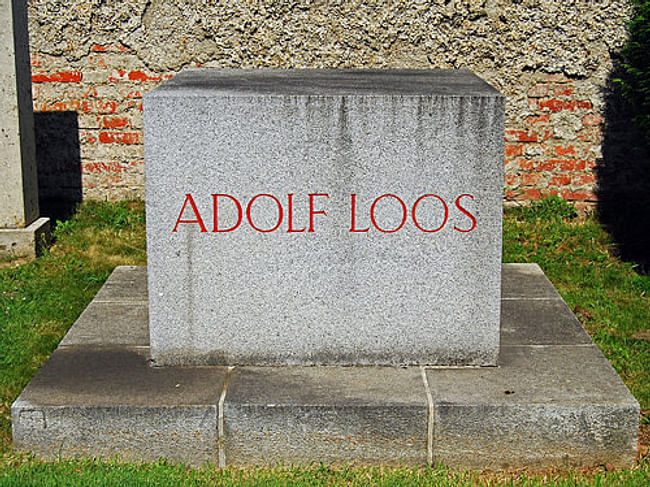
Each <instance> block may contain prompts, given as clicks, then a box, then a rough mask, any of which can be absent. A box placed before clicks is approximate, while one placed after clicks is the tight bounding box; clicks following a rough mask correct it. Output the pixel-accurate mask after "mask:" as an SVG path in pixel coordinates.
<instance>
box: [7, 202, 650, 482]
mask: <svg viewBox="0 0 650 487" xmlns="http://www.w3.org/2000/svg"><path fill="white" fill-rule="evenodd" d="M503 223H504V256H503V261H504V262H536V263H538V264H539V265H540V266H541V267H542V269H543V270H544V271H545V273H546V275H547V276H548V277H549V278H550V279H551V281H552V282H553V284H554V285H555V286H556V288H557V289H558V290H559V292H560V294H561V295H562V297H563V298H564V299H565V300H566V302H567V303H568V305H569V306H570V307H571V308H572V309H573V310H574V312H575V313H576V315H577V316H578V318H579V319H580V320H581V321H582V323H583V325H584V326H585V328H586V329H587V330H588V332H589V333H590V335H591V336H592V337H593V338H594V341H595V342H596V344H597V345H598V346H599V347H600V349H601V350H602V351H603V353H604V354H605V356H606V357H607V358H608V359H609V361H610V362H611V363H612V365H613V366H614V368H615V369H616V370H617V372H618V373H619V374H620V375H621V377H622V378H623V380H624V381H625V383H626V384H627V386H628V387H629V389H630V390H631V391H632V393H633V394H634V396H635V397H636V398H637V400H638V401H639V403H640V404H641V411H642V418H641V431H640V442H641V449H640V451H641V458H640V460H639V463H638V465H637V466H636V467H635V468H633V469H629V470H620V471H612V470H611V469H609V468H608V466H607V465H595V466H592V467H590V468H584V469H574V470H569V471H564V470H558V471H552V472H541V473H534V472H509V473H499V474H490V473H476V472H472V473H455V472H451V471H447V470H445V469H444V468H424V467H422V468H417V467H402V468H394V467H390V468H389V467H385V468H381V467H362V466H348V467H327V466H324V465H319V464H314V465H308V466H301V467H291V466H285V467H277V468H249V469H237V468H227V469H225V470H218V469H216V468H214V467H211V466H206V467H203V468H200V469H189V468H185V467H183V466H179V465H169V464H167V463H166V462H165V461H164V460H161V461H159V462H157V463H155V464H143V465H136V464H125V463H119V462H117V461H108V462H99V461H92V460H79V461H59V462H41V461H38V460H35V459H33V458H31V457H30V456H29V455H26V454H23V453H19V452H15V451H14V450H13V449H12V446H11V417H10V407H11V403H12V402H13V401H14V400H15V398H16V397H17V396H18V394H19V393H20V391H21V390H22V388H23V387H24V386H25V385H26V384H27V383H28V382H29V380H30V379H31V378H32V376H33V375H34V374H35V373H36V371H37V370H38V369H39V368H40V367H41V365H42V364H43V363H44V362H45V360H46V359H47V357H48V356H49V355H50V354H51V352H52V351H53V350H54V348H55V347H56V346H57V344H58V342H59V341H60V340H61V338H62V337H63V335H64V334H65V332H66V331H67V330H68V328H69V327H70V326H71V325H72V323H73V322H74V321H75V320H76V318H77V317H78V316H79V314H80V313H81V312H82V311H83V309H84V308H85V307H86V305H87V304H88V303H89V302H90V300H91V299H92V298H93V296H94V295H95V293H96V292H97V291H98V290H99V288H100V287H101V285H102V283H103V282H104V280H105V279H106V278H107V277H108V276H109V274H110V273H111V271H112V269H113V268H114V267H115V266H117V265H144V264H145V263H146V254H145V217H144V204H143V203H142V202H138V201H133V202H120V203H108V202H94V201H88V202H85V203H84V204H82V205H81V207H80V208H79V210H78V211H77V212H76V213H75V214H74V215H73V216H72V217H71V218H70V219H68V220H66V221H64V222H62V223H61V222H57V225H56V229H55V232H54V235H55V243H54V245H53V246H52V247H51V248H50V249H48V250H47V251H46V252H45V254H44V255H43V256H41V257H40V258H38V259H37V260H35V261H32V262H25V261H22V260H20V259H14V260H4V261H0V486H2V485H34V484H38V485H59V484H65V485H115V484H119V485H197V484H204V483H205V484H213V483H216V484H219V485H255V484H259V485H288V484H291V485H295V484H297V485H369V484H370V485H475V484H489V485H502V484H504V485H544V484H547V483H549V484H553V485H576V484H580V485H583V484H584V485H630V486H632V485H648V484H650V459H648V458H647V457H648V445H649V444H650V275H647V274H643V273H641V272H638V269H637V268H635V266H634V264H631V263H627V262H622V261H621V260H620V259H619V258H618V257H617V248H616V245H615V243H614V242H612V240H611V239H610V237H609V235H608V234H607V232H606V231H605V230H604V229H603V228H602V227H601V226H600V225H599V224H598V221H597V219H596V218H595V217H593V216H591V217H576V216H575V214H573V211H572V209H571V207H570V206H568V205H567V204H566V203H564V202H562V201H560V200H557V199H549V200H544V201H542V202H540V203H537V204H535V205H534V206H533V207H529V208H514V209H509V210H507V211H506V213H505V218H504V222H503Z"/></svg>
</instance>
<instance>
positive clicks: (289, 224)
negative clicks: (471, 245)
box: [172, 193, 476, 233]
mask: <svg viewBox="0 0 650 487" xmlns="http://www.w3.org/2000/svg"><path fill="white" fill-rule="evenodd" d="M211 196H212V222H213V223H212V233H228V232H233V231H235V230H237V229H238V228H239V227H240V226H241V224H242V223H243V221H244V216H245V217H246V218H245V219H246V222H247V223H248V225H249V226H250V227H251V228H252V229H253V230H255V231H258V232H261V233H269V232H275V231H276V230H279V229H280V227H281V226H282V222H284V221H285V215H286V230H284V231H285V232H286V233H302V232H307V233H313V232H315V231H316V229H315V228H316V224H315V219H316V217H317V216H320V217H321V218H324V217H327V211H326V210H324V209H317V208H316V207H317V205H323V204H325V203H326V202H327V200H329V198H330V195H329V194H327V193H310V194H308V195H307V201H308V218H307V220H308V223H309V224H308V225H307V224H305V225H304V226H303V227H302V228H296V224H295V222H294V194H293V193H289V194H287V198H286V205H283V203H282V202H281V201H280V199H278V198H276V197H275V196H273V195H272V194H266V193H262V194H257V195H255V196H253V197H252V198H251V199H250V201H249V202H248V204H247V205H246V209H245V210H244V207H243V206H242V204H241V203H240V201H239V200H238V199H237V198H235V197H234V196H232V195H229V194H212V195H211ZM220 200H221V201H222V202H225V201H229V202H230V204H231V205H232V204H234V208H235V209H236V211H237V218H236V219H235V220H234V221H232V222H229V226H227V227H226V228H223V227H220V226H219V201H220ZM264 200H266V203H264ZM382 200H383V201H382ZM427 200H429V201H427ZM464 200H472V201H473V200H474V196H472V195H471V194H461V195H460V196H458V197H457V198H456V199H455V201H454V203H453V205H454V207H455V208H454V211H456V210H457V211H458V212H460V214H461V215H463V216H462V218H463V219H465V220H466V223H465V224H464V225H463V226H461V227H459V226H457V225H453V229H454V230H455V231H457V232H462V233H467V232H471V231H472V230H474V229H475V228H476V218H475V217H474V215H473V214H472V213H470V211H469V210H468V209H467V208H466V207H464V206H463V205H462V203H463V201H464ZM425 202H427V203H431V202H433V203H435V204H436V205H437V208H439V209H438V211H437V213H439V214H440V217H439V218H437V219H436V222H435V224H429V225H428V226H427V225H425V223H424V222H423V221H422V219H418V216H417V215H418V212H417V210H418V207H421V206H424V204H425ZM349 203H350V220H349V222H350V226H349V231H350V232H352V233H365V232H368V231H370V230H371V228H374V229H375V230H378V231H379V232H382V233H395V232H398V231H400V230H401V229H402V228H404V226H405V225H406V224H407V221H409V219H410V220H411V221H412V223H413V225H414V226H415V228H417V229H418V230H420V231H422V232H426V233H436V232H439V231H440V230H442V229H443V228H444V227H445V225H447V222H448V221H449V213H450V210H449V205H448V204H447V202H446V201H445V200H444V199H443V198H442V197H440V196H439V195H437V194H424V195H422V196H420V197H419V198H418V199H417V200H415V202H414V203H413V204H412V205H409V206H407V204H406V203H405V202H404V201H403V200H402V199H401V198H400V197H399V196H397V195H394V194H383V195H381V196H379V197H377V198H376V199H375V200H374V201H373V203H372V204H371V205H370V208H369V210H368V213H369V217H370V218H369V219H370V224H369V225H367V226H366V227H365V228H361V227H360V226H359V223H358V219H357V212H358V210H357V195H356V194H355V193H353V194H350V200H349ZM389 204H390V205H392V207H393V208H392V209H393V211H396V212H397V213H395V214H397V215H399V214H401V218H399V217H398V218H394V219H392V220H393V221H392V225H390V226H389V225H388V224H386V223H382V222H381V221H378V220H381V218H378V217H377V207H378V205H389ZM188 205H189V208H188ZM257 205H260V206H261V205H265V207H266V208H268V205H271V206H273V207H277V210H276V211H277V213H276V212H274V215H277V217H275V216H274V217H273V219H272V220H273V221H272V222H271V224H270V225H269V221H268V218H267V219H265V221H264V223H265V225H267V226H266V227H264V226H263V225H262V224H261V223H260V222H259V221H256V218H254V216H253V213H254V208H255V207H256V206H257ZM190 212H193V213H194V215H193V218H189V219H186V218H187V217H184V214H186V213H190ZM181 224H186V225H187V224H193V225H198V226H199V228H200V231H201V233H207V232H208V229H207V227H206V225H205V220H204V219H203V217H202V216H201V214H200V212H199V209H198V207H197V205H196V203H195V202H194V198H193V197H192V195H191V194H190V193H187V194H186V195H185V201H184V202H183V206H182V207H181V211H180V213H179V215H178V218H177V219H176V224H175V225H174V229H173V230H172V232H177V231H178V227H179V225H181ZM280 231H283V230H281V229H280Z"/></svg>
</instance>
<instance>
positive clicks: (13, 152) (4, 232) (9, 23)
mask: <svg viewBox="0 0 650 487" xmlns="http://www.w3.org/2000/svg"><path fill="white" fill-rule="evenodd" d="M26 3H27V2H25V1H21V0H0V254H14V255H35V253H36V247H37V245H38V244H39V243H40V241H41V240H42V237H41V235H43V234H45V235H47V233H48V230H49V219H47V218H39V208H38V180H37V170H36V152H35V143H34V114H33V108H32V88H31V86H32V85H31V71H30V65H29V36H28V32H27V5H26Z"/></svg>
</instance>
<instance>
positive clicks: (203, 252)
mask: <svg viewBox="0 0 650 487" xmlns="http://www.w3.org/2000/svg"><path fill="white" fill-rule="evenodd" d="M144 116H145V121H144V123H145V125H144V130H145V160H146V189H147V237H148V238H147V242H148V249H147V250H148V270H149V291H150V298H149V299H150V308H149V313H150V334H151V353H152V358H153V359H154V361H155V363H156V364H157V365H175V364H258V365H279V364H300V365H310V364H357V365H363V364H375V365H399V364H440V365H495V364H496V360H497V355H498V351H499V299H500V280H501V276H500V271H501V211H502V203H501V192H502V185H503V174H502V172H503V130H504V98H503V97H502V95H501V94H499V93H498V92H497V91H496V90H495V89H494V88H492V87H491V86H489V85H488V84H487V83H485V82H483V81H482V80H481V79H480V78H478V77H477V76H475V75H474V74H472V73H470V72H468V71H444V70H422V71H412V70H390V71H386V70H302V71H296V70H293V71H286V70H261V71H246V70H190V71H186V72H183V73H181V74H180V75H178V76H176V77H174V78H173V79H172V80H170V81H168V82H167V83H164V84H163V85H162V86H160V87H159V88H157V89H155V90H154V91H152V92H150V93H149V94H148V95H146V96H145V111H144Z"/></svg>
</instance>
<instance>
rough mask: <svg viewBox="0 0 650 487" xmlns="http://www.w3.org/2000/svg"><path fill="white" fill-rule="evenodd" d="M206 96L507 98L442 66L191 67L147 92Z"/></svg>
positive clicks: (472, 76)
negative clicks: (329, 67)
mask: <svg viewBox="0 0 650 487" xmlns="http://www.w3.org/2000/svg"><path fill="white" fill-rule="evenodd" d="M207 95H209V96H220V95H225V96H237V95H240V96H255V95H259V96H265V95H297V96H301V95H302V96H310V95H321V96H323V95H331V96H337V95H360V96H373V95H427V96H452V97H457V96H481V97H484V96H489V97H502V96H503V95H502V94H501V93H499V92H498V91H497V90H496V89H495V88H493V87H492V86H490V85H489V84H488V83H486V82H485V81H483V80H482V79H481V78H479V77H478V76H476V75H475V74H474V73H472V72H471V71H467V70H443V69H426V70H425V69H421V70H411V69H261V70H248V69H190V70H187V71H183V72H182V73H180V74H178V75H176V76H174V78H172V79H171V80H169V81H167V82H165V83H163V84H162V85H161V86H160V87H158V88H156V89H155V90H153V91H152V92H150V93H149V94H148V95H147V96H148V97H152V96H207Z"/></svg>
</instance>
